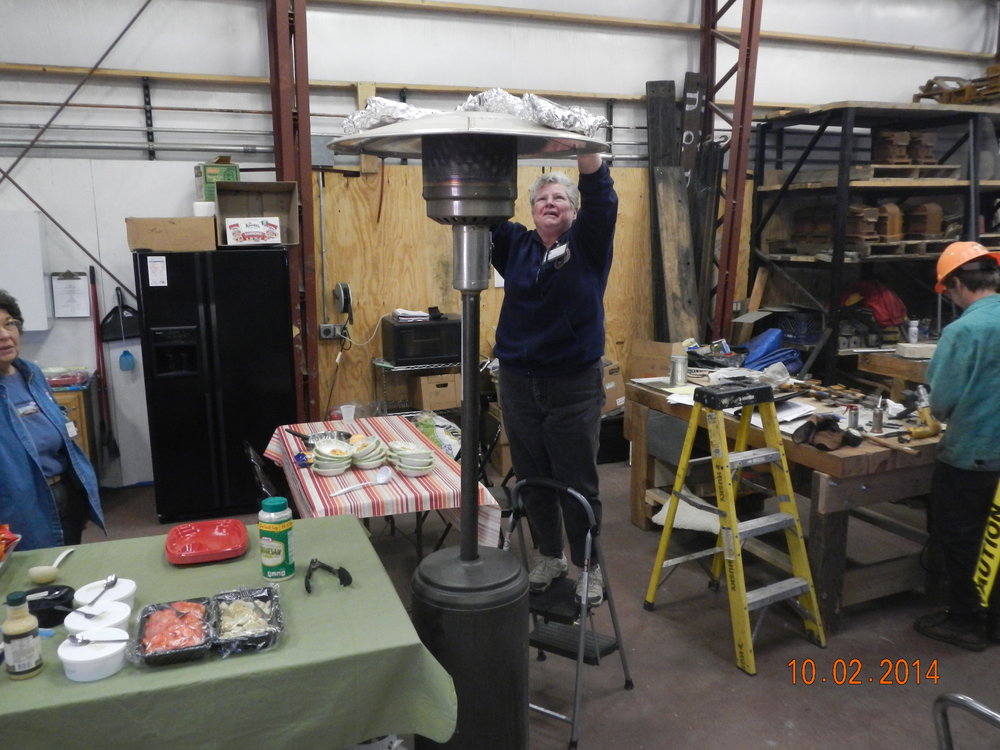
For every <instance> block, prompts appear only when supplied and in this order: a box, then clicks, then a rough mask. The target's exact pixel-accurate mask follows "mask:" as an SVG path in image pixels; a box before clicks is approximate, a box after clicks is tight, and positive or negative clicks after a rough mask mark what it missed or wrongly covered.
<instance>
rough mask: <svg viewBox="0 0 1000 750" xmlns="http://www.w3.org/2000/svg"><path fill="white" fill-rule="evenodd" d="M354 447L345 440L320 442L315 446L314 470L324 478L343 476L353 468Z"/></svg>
mask: <svg viewBox="0 0 1000 750" xmlns="http://www.w3.org/2000/svg"><path fill="white" fill-rule="evenodd" d="M353 457H354V446H353V445H351V444H350V443H346V442H344V441H343V440H329V439H328V440H320V441H319V442H317V443H316V445H315V446H313V462H312V470H313V471H314V472H316V473H317V474H319V475H320V476H323V477H335V476H337V475H338V474H343V473H344V472H345V471H347V470H348V469H349V468H350V466H351V459H352V458H353Z"/></svg>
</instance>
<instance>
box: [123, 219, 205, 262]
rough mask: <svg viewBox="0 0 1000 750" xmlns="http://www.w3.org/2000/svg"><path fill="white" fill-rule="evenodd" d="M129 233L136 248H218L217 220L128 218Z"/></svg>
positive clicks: (162, 250)
mask: <svg viewBox="0 0 1000 750" xmlns="http://www.w3.org/2000/svg"><path fill="white" fill-rule="evenodd" d="M125 235H126V237H127V239H128V246H129V248H130V249H132V250H152V251H153V252H157V253H178V252H181V253H183V252H197V251H200V250H215V247H216V245H215V219H214V218H212V217H211V216H182V217H178V218H172V219H169V218H168V219H140V218H135V217H132V216H129V217H126V219H125Z"/></svg>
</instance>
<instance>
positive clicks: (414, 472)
mask: <svg viewBox="0 0 1000 750" xmlns="http://www.w3.org/2000/svg"><path fill="white" fill-rule="evenodd" d="M396 471H398V472H399V473H400V474H402V475H403V476H404V477H423V476H427V475H428V474H430V473H431V472H432V471H434V467H433V466H429V467H427V468H426V469H407V468H406V467H405V466H397V467H396Z"/></svg>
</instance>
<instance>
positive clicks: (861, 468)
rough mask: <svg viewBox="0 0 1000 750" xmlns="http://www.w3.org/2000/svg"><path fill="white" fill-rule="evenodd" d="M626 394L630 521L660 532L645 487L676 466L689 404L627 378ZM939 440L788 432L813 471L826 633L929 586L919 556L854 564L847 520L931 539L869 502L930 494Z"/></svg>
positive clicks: (816, 570) (813, 520)
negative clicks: (834, 439) (904, 447)
mask: <svg viewBox="0 0 1000 750" xmlns="http://www.w3.org/2000/svg"><path fill="white" fill-rule="evenodd" d="M625 394H626V402H625V437H626V439H628V440H630V441H631V443H632V468H631V476H630V484H629V502H630V513H631V520H632V523H633V524H634V525H636V526H638V527H639V528H641V529H645V530H656V531H659V530H660V528H661V527H659V526H657V525H655V524H653V522H652V520H651V519H652V516H653V515H654V514H655V513H656V511H657V510H658V509H657V508H655V507H653V506H650V505H649V504H648V503H647V501H646V491H647V489H650V488H652V487H655V486H657V484H656V474H657V471H656V464H657V460H659V461H662V462H665V463H666V464H668V465H670V466H676V463H677V459H678V457H679V455H680V451H681V447H682V445H683V440H684V434H685V431H686V429H687V424H688V419H689V417H690V415H691V407H690V406H687V405H684V404H671V403H668V402H667V393H665V392H664V391H662V390H659V389H656V388H653V387H650V386H646V385H642V384H638V383H635V382H630V383H627V384H626V386H625ZM825 410H826V411H831V410H832V409H829V408H827V409H825ZM821 411H822V409H821ZM737 425H738V422H737V420H736V419H727V420H726V431H727V434H728V435H729V437H730V438H733V437H735V434H736V427H737ZM702 427H704V421H703V422H702ZM750 433H751V434H750V438H749V442H750V447H755V448H756V447H761V446H763V445H764V444H765V441H764V434H763V432H762V431H761V430H759V429H757V428H752V429H751V431H750ZM936 445H937V438H936V437H935V438H929V439H925V440H915V441H913V442H911V443H909V446H911V447H912V448H915V449H916V451H917V453H916V455H910V454H907V453H903V452H901V451H898V450H893V449H891V448H884V447H881V446H878V445H874V444H872V443H870V442H868V441H865V442H863V443H862V444H861V445H859V446H857V447H854V448H851V447H841V448H839V449H838V450H836V451H822V450H819V449H817V448H814V447H813V446H811V445H806V444H797V443H794V442H793V441H792V440H791V439H790V438H787V437H786V438H785V440H784V450H785V455H786V457H787V459H788V463H789V467H790V468H791V469H796V467H801V468H802V469H804V470H807V471H809V472H811V477H810V480H811V481H810V483H809V485H810V486H809V495H808V498H807V500H808V517H807V518H806V519H804V520H806V522H807V526H808V539H807V542H806V547H807V550H808V553H809V561H810V565H811V568H812V574H813V581H814V583H815V586H816V593H817V596H818V597H819V602H820V611H821V613H822V615H823V619H824V622H825V624H826V627H827V630H828V632H832V631H833V630H835V629H836V627H837V625H838V624H839V621H840V616H841V611H842V609H843V608H844V607H846V606H849V605H851V604H857V603H860V602H864V601H869V600H871V599H876V598H879V597H883V596H887V595H889V594H893V593H897V592H900V591H909V590H915V589H917V590H919V589H923V588H924V586H925V584H926V580H925V573H924V571H923V569H922V568H921V566H920V564H919V560H918V559H917V554H909V555H905V556H901V557H898V558H894V559H890V560H885V561H880V562H876V563H873V564H871V565H867V566H864V567H858V568H854V567H852V568H851V569H848V566H847V530H848V518H849V517H850V516H851V515H856V516H860V517H863V518H864V520H866V521H868V522H869V523H873V524H875V525H877V526H879V527H881V528H883V529H886V530H888V531H891V532H893V533H895V534H898V535H900V536H903V537H904V538H907V539H909V540H910V541H914V542H917V543H918V544H919V543H921V542H922V540H925V539H926V534H925V532H924V531H923V530H922V529H913V528H909V527H906V528H904V527H901V526H900V525H897V524H894V523H893V522H892V520H891V519H888V518H885V517H883V516H882V515H881V514H878V513H877V512H875V511H874V510H873V509H872V508H870V507H869V506H873V505H877V504H880V503H890V502H895V501H899V500H904V499H907V498H911V497H916V496H919V495H923V494H926V493H927V491H928V488H929V487H930V483H931V473H932V471H933V465H934V454H935V449H936ZM669 490H670V487H669V486H668V487H667V491H668V492H669ZM650 563H651V564H652V561H650Z"/></svg>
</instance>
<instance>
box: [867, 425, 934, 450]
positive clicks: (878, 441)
mask: <svg viewBox="0 0 1000 750" xmlns="http://www.w3.org/2000/svg"><path fill="white" fill-rule="evenodd" d="M902 432H903V431H902V430H900V431H899V432H898V433H891V432H888V433H883V434H881V435H872V434H871V433H868V432H866V433H864V436H865V437H866V438H868V439H869V440H871V441H872V442H873V443H875V445H881V446H882V447H883V448H892V449H893V450H896V451H902V452H903V453H907V454H909V455H911V456H919V455H920V451H918V450H917V449H916V448H912V447H910V446H909V445H903V444H902V443H900V442H898V441H897V442H893V441H891V440H887V439H886V438H887V437H889V436H892V435H894V434H897V435H898V434H901V433H902Z"/></svg>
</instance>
